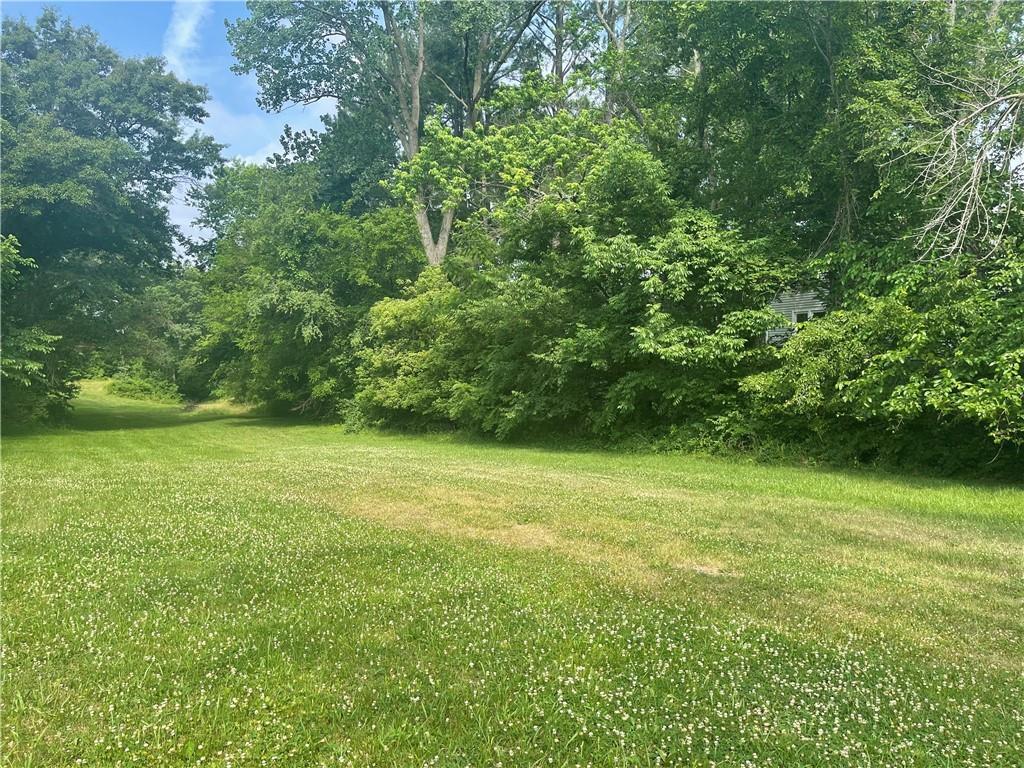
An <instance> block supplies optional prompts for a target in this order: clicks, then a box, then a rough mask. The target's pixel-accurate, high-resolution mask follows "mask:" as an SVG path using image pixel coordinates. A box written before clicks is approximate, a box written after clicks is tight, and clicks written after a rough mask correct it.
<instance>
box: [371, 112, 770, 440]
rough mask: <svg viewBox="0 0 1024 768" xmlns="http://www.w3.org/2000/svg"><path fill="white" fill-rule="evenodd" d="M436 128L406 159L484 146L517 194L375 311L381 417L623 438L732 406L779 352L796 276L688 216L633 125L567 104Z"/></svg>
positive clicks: (492, 166)
mask: <svg viewBox="0 0 1024 768" xmlns="http://www.w3.org/2000/svg"><path fill="white" fill-rule="evenodd" d="M438 141H440V142H441V143H442V145H443V146H442V148H441V149H438V148H437V147H435V146H434V144H433V143H432V141H428V142H427V143H426V144H425V145H424V147H423V149H422V150H421V152H420V154H419V156H418V158H417V159H418V161H419V163H418V164H410V165H409V166H407V168H409V170H407V171H404V172H408V173H415V172H416V169H419V170H420V171H423V172H430V173H435V174H437V175H438V176H440V175H441V174H442V173H443V172H444V170H445V168H446V165H445V162H444V159H445V158H453V157H467V156H468V157H471V158H475V159H476V161H477V163H479V165H478V166H477V167H478V168H481V169H484V170H483V171H482V173H485V174H486V177H487V178H497V179H500V180H501V183H497V184H495V186H496V187H497V188H499V189H500V190H501V191H500V193H498V194H493V193H492V194H490V195H488V197H487V198H486V200H487V204H486V206H484V205H481V208H480V209H479V211H478V212H477V214H476V216H475V217H474V218H473V219H472V220H471V221H470V222H467V224H466V225H464V227H463V228H462V230H460V233H459V243H460V244H459V246H458V247H457V249H456V251H455V252H454V253H453V254H452V256H451V258H450V260H449V263H448V264H447V265H446V270H447V272H448V275H449V276H450V279H448V278H446V277H445V276H444V275H443V274H442V273H441V272H440V271H431V272H429V273H426V274H424V276H423V277H421V280H420V282H419V283H417V285H416V287H415V289H414V290H413V291H412V292H410V294H409V295H407V296H406V297H404V298H401V299H390V300H386V301H384V302H382V303H380V304H378V305H376V306H375V307H374V308H373V310H372V311H371V313H370V317H369V325H368V329H367V331H366V332H365V333H364V334H362V335H361V336H360V338H359V343H360V345H361V349H360V353H359V354H360V359H361V361H362V365H361V368H360V392H359V395H358V399H359V402H360V403H361V404H362V405H363V406H364V408H365V409H366V410H367V412H368V414H369V415H370V416H371V417H372V418H374V419H377V420H378V421H385V422H394V423H438V422H441V423H443V422H445V421H447V422H448V423H451V424H455V425H459V426H462V427H466V428H470V429H474V430H480V431H484V432H490V433H494V434H496V435H498V436H500V437H506V436H510V435H513V434H522V433H525V432H534V431H552V430H555V429H557V430H560V431H566V430H569V431H582V432H584V433H588V434H591V435H595V436H599V437H602V438H605V439H608V438H621V437H622V436H623V435H625V434H629V433H632V432H637V431H643V430H658V429H663V428H664V427H666V426H667V425H670V424H678V423H681V422H699V421H701V420H703V419H705V418H707V417H708V416H712V415H714V414H717V413H720V412H722V411H723V410H725V409H728V408H729V407H732V406H734V404H735V402H736V388H737V382H738V380H739V378H741V377H742V376H744V375H746V374H747V373H750V372H752V371H756V370H760V369H762V368H763V367H764V366H765V365H767V364H768V363H769V362H770V361H771V359H772V357H773V350H772V349H771V348H768V347H765V346H764V345H763V344H760V343H759V340H760V339H761V338H762V337H763V334H764V331H765V329H766V328H768V327H771V325H772V324H773V323H775V322H776V321H775V316H774V314H773V313H771V312H768V311H766V310H765V309H764V306H765V304H766V303H767V301H768V300H769V299H770V298H771V297H772V296H773V295H774V293H775V292H776V291H777V290H778V288H779V287H780V286H781V285H782V276H781V275H780V274H779V273H778V271H777V270H775V269H773V268H772V267H771V266H770V265H769V263H768V261H767V259H766V257H765V255H764V248H763V245H762V244H759V243H752V242H748V241H745V240H744V239H743V238H741V237H740V236H739V235H738V234H737V233H736V232H732V231H729V230H728V229H727V228H726V227H724V226H722V224H721V223H720V222H719V221H718V220H716V219H715V217H713V216H711V215H710V214H708V213H707V212H704V211H698V210H686V211H682V212H680V213H679V214H678V215H676V216H674V217H673V216H672V215H671V211H672V208H673V206H672V203H671V201H670V199H669V197H668V194H667V189H666V186H665V182H664V171H663V169H662V167H661V165H660V164H659V163H658V161H657V160H656V159H655V158H654V157H653V156H652V155H651V154H650V152H649V151H648V150H647V149H646V148H645V147H644V145H643V144H642V143H641V142H639V141H638V139H637V137H636V133H635V129H634V128H632V127H631V126H630V124H629V123H624V122H620V121H613V123H611V124H606V123H603V122H601V121H600V120H599V119H597V116H596V115H593V114H589V113H582V114H580V115H579V116H576V117H573V116H570V115H568V114H567V113H560V114H558V115H556V116H554V117H552V118H539V119H534V120H529V121H525V122H523V123H520V124H518V125H516V126H507V127H503V128H497V129H494V130H493V131H489V132H486V133H483V134H479V135H475V136H470V137H467V138H466V139H461V140H459V139H452V138H451V137H448V136H446V135H444V134H440V133H439V134H438ZM459 143H464V144H466V145H468V148H467V149H466V150H465V151H464V152H460V151H459V150H458V147H457V145H458V144H459ZM429 168H434V170H425V169H429ZM467 169H470V170H472V166H468V165H466V164H464V165H463V166H462V170H463V172H466V176H465V178H466V179H469V178H471V175H472V174H471V173H469V172H467ZM414 186H415V185H414ZM463 188H464V189H468V188H469V184H468V182H467V183H465V184H464V185H463Z"/></svg>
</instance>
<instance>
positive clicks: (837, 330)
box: [745, 257, 1024, 468]
mask: <svg viewBox="0 0 1024 768" xmlns="http://www.w3.org/2000/svg"><path fill="white" fill-rule="evenodd" d="M1022 266H1024V264H1022V262H1021V260H1020V258H1019V257H1014V258H1011V259H1008V260H1007V261H1006V262H1005V263H1004V264H1002V265H1000V266H999V267H997V268H995V269H994V270H991V271H987V272H979V271H972V272H965V271H963V270H959V269H957V268H956V267H955V266H952V265H945V266H939V265H931V266H928V267H918V268H916V269H913V270H907V271H906V272H904V273H903V274H901V275H900V276H898V277H897V278H896V280H895V282H896V283H897V287H896V288H895V289H894V290H893V291H892V292H889V293H887V294H885V295H884V296H881V297H876V298H872V297H864V299H863V300H862V301H861V302H860V303H858V304H857V305H856V306H855V307H853V308H850V309H847V310H840V311H837V312H834V313H832V314H830V315H828V316H827V317H825V318H824V319H822V320H818V321H814V322H811V323H809V324H807V325H806V326H804V327H803V328H802V329H801V330H800V332H799V333H797V335H796V337H795V338H794V339H793V340H792V341H790V342H789V343H788V344H786V345H784V346H783V348H782V350H781V352H780V363H781V364H780V366H779V368H778V369H776V370H773V371H770V372H767V373H763V374H760V375H758V376H755V377H752V378H750V379H749V380H748V381H747V382H745V388H746V389H747V390H748V391H749V392H750V394H751V396H752V398H753V403H754V405H755V407H756V409H757V410H756V413H757V414H758V416H759V417H760V418H762V419H764V423H765V426H766V428H777V425H783V424H786V425H789V429H790V430H793V431H794V432H799V431H802V430H806V432H807V433H808V434H813V435H816V436H817V437H818V439H820V440H829V439H834V435H833V434H832V433H834V431H835V429H836V425H837V424H843V425H844V429H845V430H846V432H847V439H848V440H849V441H850V443H853V442H854V440H852V438H854V437H855V438H856V440H855V442H856V445H857V452H858V453H860V454H861V455H862V456H864V457H866V458H871V457H873V456H876V455H882V457H883V458H885V457H888V458H894V459H900V460H906V459H913V458H915V456H917V457H924V458H925V459H926V460H928V461H934V460H935V456H934V455H932V454H933V453H939V454H945V455H947V456H953V457H954V458H953V463H954V464H955V463H956V462H968V463H969V461H970V460H969V458H968V457H967V456H966V454H967V453H968V452H969V451H977V452H979V454H980V455H979V456H978V459H981V460H984V461H989V460H992V459H994V458H997V457H999V455H1000V450H999V447H998V446H999V445H1001V444H1008V445H1007V450H1006V453H1007V454H1008V456H1007V459H1010V458H1012V455H1013V454H1014V453H1016V451H1015V450H1014V449H1013V448H1012V447H1011V446H1013V445H1017V446H1020V445H1024V292H1022V291H1021V285H1022V276H1024V270H1022ZM769 425H774V426H769ZM986 438H987V439H986ZM954 468H955V467H954Z"/></svg>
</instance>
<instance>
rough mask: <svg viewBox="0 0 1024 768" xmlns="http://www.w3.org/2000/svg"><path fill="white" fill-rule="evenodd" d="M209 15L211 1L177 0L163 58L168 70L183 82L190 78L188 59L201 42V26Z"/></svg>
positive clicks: (165, 34)
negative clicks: (165, 60)
mask: <svg viewBox="0 0 1024 768" xmlns="http://www.w3.org/2000/svg"><path fill="white" fill-rule="evenodd" d="M209 14H210V3H209V0H175V3H174V9H173V10H172V11H171V23H170V24H169V25H168V26H167V32H165V33H164V50H163V56H164V58H165V59H167V67H168V69H170V70H171V72H173V73H174V74H175V75H177V76H178V77H180V78H181V79H183V80H184V79H187V78H188V70H189V67H188V64H190V63H191V62H189V61H188V59H189V57H190V55H191V54H193V53H194V52H195V50H196V47H197V45H198V42H199V28H200V24H201V23H202V22H203V20H204V19H205V18H206V17H207V16H209Z"/></svg>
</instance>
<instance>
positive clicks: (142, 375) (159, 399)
mask: <svg viewBox="0 0 1024 768" xmlns="http://www.w3.org/2000/svg"><path fill="white" fill-rule="evenodd" d="M107 391H108V392H110V394H112V395H118V396H119V397H127V398H130V399H132V400H150V401H152V402H155V403H180V402H181V399H182V398H181V393H180V392H178V388H177V387H176V386H175V385H174V383H173V382H171V381H167V380H166V379H160V378H156V377H155V376H153V374H151V373H149V372H148V371H147V370H146V368H145V367H144V366H143V364H142V362H141V361H136V362H135V363H134V364H132V365H131V366H130V367H128V368H127V369H126V370H123V371H121V372H119V373H117V374H115V375H114V376H113V377H112V378H111V379H110V383H109V384H108V385H107Z"/></svg>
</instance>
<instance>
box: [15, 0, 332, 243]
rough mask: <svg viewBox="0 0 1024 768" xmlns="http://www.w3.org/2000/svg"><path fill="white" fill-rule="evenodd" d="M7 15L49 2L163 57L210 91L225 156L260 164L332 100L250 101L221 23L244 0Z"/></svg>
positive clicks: (176, 216) (183, 215)
mask: <svg viewBox="0 0 1024 768" xmlns="http://www.w3.org/2000/svg"><path fill="white" fill-rule="evenodd" d="M3 6H4V8H3V15H4V17H5V18H18V17H24V18H25V19H26V20H28V21H29V22H33V21H34V20H35V19H36V18H37V17H38V16H39V14H40V13H42V12H43V9H44V8H55V9H56V10H57V12H58V13H59V14H61V15H62V16H66V17H68V18H69V19H70V20H71V22H72V24H74V25H75V26H86V25H87V26H89V27H92V28H93V29H94V30H95V31H96V32H97V34H99V36H100V39H101V40H103V42H104V43H105V44H107V45H109V46H111V47H112V48H114V50H116V51H117V52H118V53H119V54H121V55H122V56H126V57H143V56H162V57H164V58H165V59H166V60H167V64H168V67H169V68H170V70H171V71H172V72H174V74H176V75H177V76H178V77H180V78H182V79H184V80H189V81H191V82H193V83H196V84H199V85H204V86H206V87H207V88H208V89H209V91H210V100H209V101H208V102H207V104H206V110H207V112H209V113H210V116H209V117H208V118H207V119H206V120H204V121H203V127H202V131H203V133H205V134H208V135H211V136H213V137H214V138H215V139H216V140H217V141H218V142H219V143H221V144H224V145H226V146H225V149H224V156H225V157H229V158H235V157H237V158H241V159H243V160H247V161H249V162H262V161H263V160H264V159H265V158H266V157H267V155H269V154H271V153H273V152H274V151H276V150H278V149H279V148H280V142H279V137H280V135H281V131H282V129H283V128H284V126H285V125H290V126H291V127H292V128H295V129H296V130H304V129H307V128H315V127H318V126H319V125H320V116H321V115H322V114H325V113H329V112H332V111H333V103H332V104H328V103H326V102H322V103H320V104H315V105H312V106H310V107H304V106H295V107H291V108H288V109H285V110H283V111H282V112H280V113H276V114H272V113H268V112H265V111H263V110H262V109H260V107H259V106H257V104H256V94H257V86H256V77H255V75H243V76H240V75H236V74H234V73H232V72H231V64H232V63H233V61H234V57H233V56H232V54H231V46H230V45H229V44H228V42H227V38H226V36H225V26H224V25H225V22H226V21H235V20H236V19H238V18H241V17H244V16H248V14H249V12H248V10H247V9H246V7H245V3H241V2H209V0H195V1H194V2H193V1H182V0H178V1H177V2H20V1H19V0H8V1H7V2H5V3H4V4H3ZM183 198H184V195H183V194H177V195H175V199H174V200H173V201H172V203H171V219H172V221H173V222H174V223H175V224H177V225H178V226H180V227H182V228H183V230H184V231H186V232H187V231H190V229H191V221H192V218H193V216H194V214H195V211H194V209H193V208H192V207H191V206H189V205H187V204H186V203H185V201H184V199H183Z"/></svg>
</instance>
